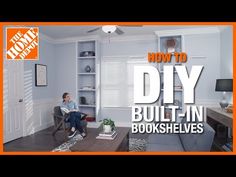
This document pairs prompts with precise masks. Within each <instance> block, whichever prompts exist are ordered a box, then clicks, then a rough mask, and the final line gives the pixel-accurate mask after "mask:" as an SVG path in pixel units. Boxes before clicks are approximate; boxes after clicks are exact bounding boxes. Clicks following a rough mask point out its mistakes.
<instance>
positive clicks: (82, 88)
mask: <svg viewBox="0 0 236 177" xmlns="http://www.w3.org/2000/svg"><path fill="white" fill-rule="evenodd" d="M80 89H81V90H92V89H94V87H92V86H84V87H81V88H80Z"/></svg>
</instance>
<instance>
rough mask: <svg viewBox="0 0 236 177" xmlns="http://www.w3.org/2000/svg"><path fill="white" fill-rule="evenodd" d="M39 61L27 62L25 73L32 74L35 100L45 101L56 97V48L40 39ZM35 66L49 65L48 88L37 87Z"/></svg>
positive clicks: (25, 63)
mask: <svg viewBox="0 0 236 177" xmlns="http://www.w3.org/2000/svg"><path fill="white" fill-rule="evenodd" d="M39 40H40V41H39V60H38V61H25V62H24V71H25V73H32V82H33V83H32V86H33V87H32V95H33V99H34V100H37V99H45V98H54V97H55V94H54V93H55V83H56V82H55V75H56V74H55V71H56V69H55V56H54V55H55V47H54V45H53V44H51V43H49V42H47V41H45V40H42V39H40V38H39ZM35 64H44V65H47V82H48V85H47V86H46V87H36V86H35Z"/></svg>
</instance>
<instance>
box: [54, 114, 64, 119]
mask: <svg viewBox="0 0 236 177" xmlns="http://www.w3.org/2000/svg"><path fill="white" fill-rule="evenodd" d="M53 116H55V117H57V118H60V119H65V118H66V116H60V115H56V114H53Z"/></svg>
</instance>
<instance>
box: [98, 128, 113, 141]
mask: <svg viewBox="0 0 236 177" xmlns="http://www.w3.org/2000/svg"><path fill="white" fill-rule="evenodd" d="M116 136H117V132H116V131H115V130H113V131H112V132H110V133H105V132H101V133H99V135H98V136H97V137H96V139H104V140H114V139H115V138H116Z"/></svg>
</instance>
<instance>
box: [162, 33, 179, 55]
mask: <svg viewBox="0 0 236 177" xmlns="http://www.w3.org/2000/svg"><path fill="white" fill-rule="evenodd" d="M160 44H161V46H160V49H161V52H166V53H174V52H181V50H182V49H181V36H169V37H161V43H160Z"/></svg>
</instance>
